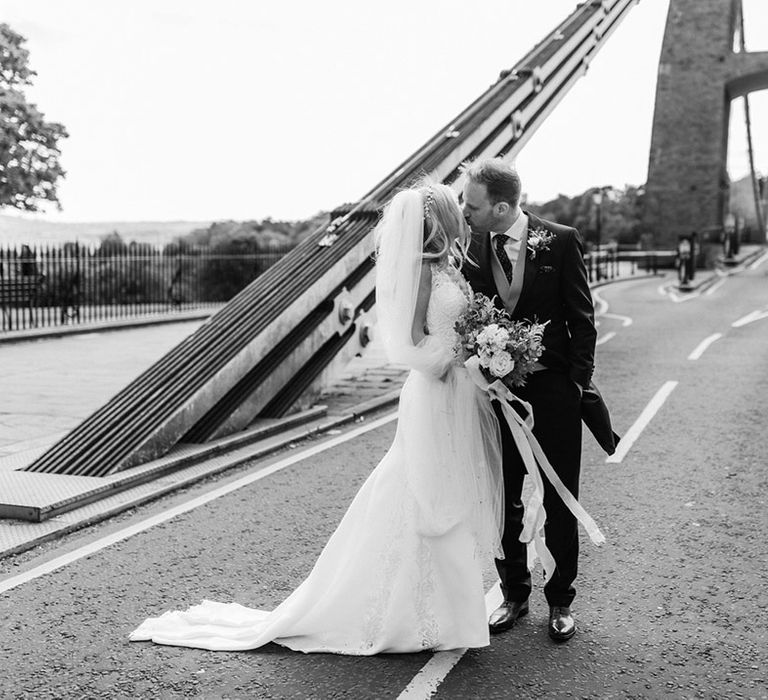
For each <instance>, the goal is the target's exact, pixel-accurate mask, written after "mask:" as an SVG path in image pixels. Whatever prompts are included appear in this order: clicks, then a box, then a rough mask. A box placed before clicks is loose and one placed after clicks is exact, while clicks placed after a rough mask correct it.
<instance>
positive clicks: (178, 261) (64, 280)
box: [0, 243, 294, 333]
mask: <svg viewBox="0 0 768 700" xmlns="http://www.w3.org/2000/svg"><path fill="white" fill-rule="evenodd" d="M293 247H294V246H293V245H272V246H270V248H269V249H268V250H264V251H259V252H244V253H237V254H230V253H222V252H217V251H216V249H215V248H214V249H211V248H205V247H194V248H192V247H183V246H179V245H173V244H171V245H168V246H166V247H165V248H159V247H156V246H151V245H148V244H128V245H124V246H119V247H112V248H110V247H109V246H106V245H101V246H93V245H91V246H88V245H83V244H79V243H67V244H64V245H60V246H57V245H48V246H33V245H20V246H4V247H0V333H2V332H6V331H15V330H22V329H28V328H44V327H52V326H62V325H70V324H77V323H93V322H99V321H107V320H114V319H123V318H131V317H136V316H146V315H153V314H168V313H174V312H178V311H186V310H191V309H203V308H207V307H213V306H219V305H221V304H222V303H224V302H226V301H229V300H230V299H231V298H232V297H233V296H235V295H236V294H237V293H238V292H240V291H241V290H242V289H244V288H245V287H246V286H247V285H248V284H250V283H251V282H252V281H253V280H254V279H256V278H257V277H258V276H259V275H260V274H261V273H263V272H264V271H265V270H267V269H268V268H269V267H271V266H272V265H273V264H274V263H276V262H277V261H278V260H280V258H282V257H283V256H284V255H285V254H286V253H287V252H289V251H290V250H292V249H293Z"/></svg>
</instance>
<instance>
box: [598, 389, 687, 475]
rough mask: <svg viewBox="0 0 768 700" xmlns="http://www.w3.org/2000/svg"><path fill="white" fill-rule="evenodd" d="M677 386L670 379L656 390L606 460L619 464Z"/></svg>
mask: <svg viewBox="0 0 768 700" xmlns="http://www.w3.org/2000/svg"><path fill="white" fill-rule="evenodd" d="M676 386H677V382H675V381H670V382H665V384H664V385H663V386H662V387H661V389H659V390H658V391H657V392H656V395H655V396H654V397H653V398H652V399H651V400H650V402H649V403H648V405H647V406H646V407H645V408H644V409H643V412H642V413H641V414H640V417H639V418H638V419H637V420H636V421H635V422H634V423H633V424H632V427H631V428H630V429H629V430H627V432H626V433H625V435H624V437H622V438H621V440H620V441H619V446H618V447H617V448H616V452H614V453H613V454H612V455H611V456H610V457H608V459H606V460H605V461H606V462H610V463H611V464H619V463H620V462H621V461H622V460H623V459H624V457H626V456H627V452H629V450H630V448H631V447H632V445H633V444H634V442H635V440H637V438H639V437H640V434H641V433H642V432H643V430H644V429H645V427H646V426H647V425H648V424H649V423H650V422H651V420H652V419H653V417H654V416H655V415H656V412H657V411H658V410H659V409H660V408H661V407H662V406H663V405H664V402H665V401H666V400H667V398H668V397H669V395H670V394H671V393H672V392H673V391H674V389H675V387H676Z"/></svg>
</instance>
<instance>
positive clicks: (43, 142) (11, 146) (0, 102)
mask: <svg viewBox="0 0 768 700" xmlns="http://www.w3.org/2000/svg"><path fill="white" fill-rule="evenodd" d="M25 41H26V39H25V38H24V37H22V36H21V35H19V34H17V33H16V32H14V31H13V30H12V29H11V28H10V27H9V26H8V25H7V24H0V207H14V208H16V209H23V210H26V211H38V210H39V205H40V203H41V202H42V201H48V202H54V203H55V204H56V205H57V206H60V205H59V200H58V197H57V194H56V185H57V182H58V180H59V178H61V177H63V176H64V170H63V169H62V167H61V165H60V164H59V156H60V155H61V151H60V150H59V145H58V142H59V139H63V138H66V137H67V132H66V129H65V128H64V127H63V126H62V125H61V124H57V123H56V122H47V121H45V118H44V115H43V113H42V112H40V111H39V110H38V109H37V107H36V106H35V105H34V104H31V103H29V102H27V99H26V97H25V96H24V93H23V92H22V89H23V88H24V87H25V86H29V85H31V84H32V78H33V76H35V75H36V73H35V72H34V71H33V70H32V69H31V68H29V65H28V59H29V51H27V50H26V49H25V48H24V47H23V44H24V42H25Z"/></svg>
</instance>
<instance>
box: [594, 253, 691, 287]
mask: <svg viewBox="0 0 768 700" xmlns="http://www.w3.org/2000/svg"><path fill="white" fill-rule="evenodd" d="M676 257H677V253H676V252H675V251H674V250H614V249H606V250H601V251H600V252H596V251H593V252H591V253H587V254H586V255H585V256H584V264H585V265H586V267H587V278H588V279H589V282H590V283H592V282H602V281H604V280H605V281H608V280H613V279H619V278H623V277H632V276H633V275H636V274H653V275H655V274H658V272H659V270H663V269H668V268H672V267H674V264H675V259H676Z"/></svg>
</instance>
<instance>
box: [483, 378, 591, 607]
mask: <svg viewBox="0 0 768 700" xmlns="http://www.w3.org/2000/svg"><path fill="white" fill-rule="evenodd" d="M514 393H515V394H516V395H517V396H518V397H520V398H521V399H523V400H524V401H527V402H528V403H530V404H531V408H532V409H533V418H534V427H533V434H534V435H535V437H536V439H537V440H538V441H539V443H540V444H541V447H542V449H543V450H544V454H546V456H547V458H548V459H549V461H550V463H551V464H552V467H553V468H554V470H555V472H556V473H557V475H558V476H559V477H560V479H561V480H562V482H563V484H565V486H566V488H568V490H569V491H570V492H571V493H572V494H573V495H574V497H575V498H578V496H579V472H580V470H581V400H580V396H579V390H578V388H577V386H576V384H575V383H574V382H573V380H572V379H570V377H569V376H568V375H567V374H563V373H560V372H555V371H553V370H541V371H539V372H534V373H533V374H531V375H529V377H528V379H527V381H526V385H525V386H524V387H519V388H517V389H515V390H514ZM515 408H516V409H517V410H518V412H520V413H521V415H522V411H523V409H522V407H519V406H515ZM494 410H495V411H496V415H497V417H498V418H499V423H500V427H501V439H502V459H503V472H504V497H505V504H504V505H505V518H504V520H505V522H504V534H503V537H502V548H503V550H504V559H497V560H496V568H497V570H498V572H499V578H500V579H501V587H502V592H503V593H504V598H505V600H510V601H518V602H522V601H524V600H527V599H528V596H529V595H530V593H531V574H530V572H529V571H528V565H527V547H526V545H525V544H524V543H522V542H520V539H519V538H520V533H521V532H522V528H523V514H524V508H523V503H522V498H521V496H522V489H523V479H524V477H525V474H526V471H525V466H524V464H523V460H522V458H521V457H520V453H519V452H518V450H517V447H516V446H515V443H514V440H513V438H512V434H511V432H510V431H509V427H508V426H507V423H506V420H505V419H504V418H503V417H502V414H501V410H500V408H499V406H498V405H497V402H494ZM544 508H545V510H546V514H547V517H546V523H545V525H544V537H545V540H546V544H547V547H548V548H549V550H550V552H551V553H552V556H553V557H554V559H555V564H556V568H555V572H554V574H553V575H552V578H551V579H550V580H549V581H548V582H547V584H546V585H545V586H544V595H545V597H546V599H547V602H548V603H549V605H560V606H568V605H570V604H571V602H572V601H573V598H574V596H575V595H576V589H575V588H574V586H573V582H574V580H575V579H576V574H577V571H578V559H579V532H578V522H577V520H576V518H575V517H574V516H573V514H572V513H571V512H570V511H569V510H568V508H567V507H566V506H565V504H564V503H563V502H562V500H561V499H560V497H559V496H558V495H557V493H556V492H555V490H554V488H553V487H552V486H551V484H550V483H549V481H548V480H547V478H546V477H544Z"/></svg>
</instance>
